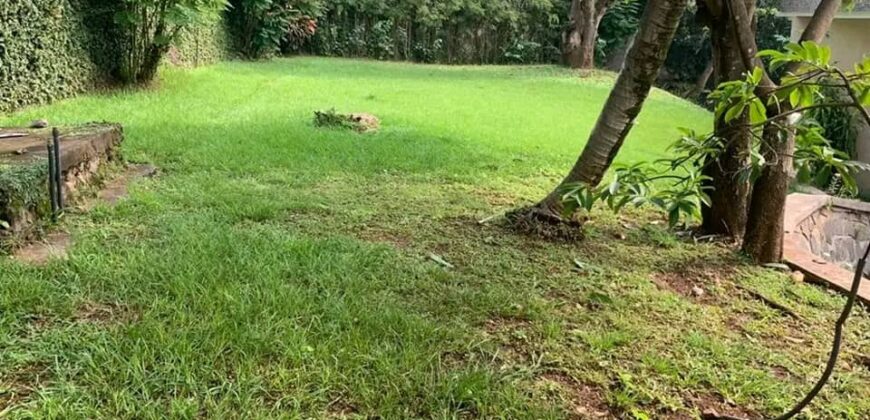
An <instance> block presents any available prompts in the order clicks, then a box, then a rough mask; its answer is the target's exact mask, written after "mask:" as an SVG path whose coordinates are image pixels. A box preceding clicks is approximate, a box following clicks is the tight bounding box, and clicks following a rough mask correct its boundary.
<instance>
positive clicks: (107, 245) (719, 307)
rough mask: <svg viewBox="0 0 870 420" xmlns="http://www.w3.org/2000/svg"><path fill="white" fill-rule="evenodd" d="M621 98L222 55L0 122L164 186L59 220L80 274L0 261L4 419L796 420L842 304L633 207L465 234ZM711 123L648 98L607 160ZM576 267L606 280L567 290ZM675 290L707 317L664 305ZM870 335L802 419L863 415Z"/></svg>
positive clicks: (577, 88) (581, 89)
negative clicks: (42, 128)
mask: <svg viewBox="0 0 870 420" xmlns="http://www.w3.org/2000/svg"><path fill="white" fill-rule="evenodd" d="M611 80H612V79H611V78H610V76H608V75H596V76H594V77H589V78H580V77H579V76H578V75H576V74H572V73H570V72H568V71H566V70H563V69H559V68H556V67H530V68H521V67H455V68H454V67H442V66H419V65H410V64H398V63H376V62H368V61H354V60H335V59H318V58H297V59H282V60H275V61H270V62H262V63H236V62H230V63H224V64H220V65H217V66H213V67H208V68H202V69H197V70H189V71H183V70H174V69H166V71H164V72H163V73H162V80H161V82H160V83H159V85H158V86H156V87H155V88H154V89H152V90H148V91H138V92H124V93H112V94H107V95H92V96H83V97H80V98H78V99H73V100H69V101H64V102H61V103H57V104H54V105H51V106H48V107H41V108H33V109H28V110H25V111H23V112H21V113H18V114H15V115H11V116H8V117H7V118H6V119H5V120H0V124H3V125H8V124H13V123H26V122H27V121H29V120H31V119H35V118H47V119H48V120H50V121H51V122H53V123H58V124H67V123H76V122H84V121H92V120H108V121H117V122H121V123H122V124H123V125H124V128H125V134H126V141H125V145H124V152H125V155H126V157H127V158H128V159H129V160H131V161H139V162H150V163H154V164H156V165H157V166H159V167H160V168H161V175H160V176H159V177H158V178H156V179H152V180H145V181H141V182H139V183H137V184H136V185H134V186H133V193H132V196H131V197H130V199H128V200H127V201H125V202H123V203H122V204H121V205H119V206H118V207H115V208H105V207H103V208H98V209H96V210H94V211H92V212H90V213H88V214H73V215H70V216H69V217H68V218H67V219H66V220H64V222H63V228H66V229H69V230H71V231H72V233H73V235H74V238H75V246H74V247H73V249H72V250H71V254H70V257H69V259H68V260H66V261H57V262H54V263H51V264H49V265H48V266H45V267H30V266H26V265H22V264H19V263H15V262H12V261H8V260H3V261H0V270H2V271H0V412H2V410H4V409H5V410H7V412H8V414H10V415H11V416H12V417H28V416H36V417H54V418H96V417H104V418H116V417H127V418H129V417H138V418H158V417H165V416H169V415H171V416H175V417H179V418H193V417H210V418H253V417H291V418H292V417H315V418H321V417H342V416H346V417H367V416H375V415H380V416H382V417H383V418H398V417H411V418H419V417H424V418H431V417H436V418H452V417H461V416H473V417H503V418H560V417H567V416H581V417H582V416H583V415H584V414H583V413H584V412H585V413H586V414H589V413H592V412H594V411H596V410H598V409H601V408H602V407H603V408H604V409H605V410H610V411H611V412H612V413H613V414H614V415H618V416H625V417H630V416H631V415H632V413H647V414H648V415H650V416H652V417H653V418H657V417H661V416H667V415H678V414H680V415H693V414H698V413H699V412H700V411H701V410H702V409H704V408H709V407H711V406H715V408H718V409H720V411H722V409H723V407H724V408H725V411H727V409H728V408H729V407H730V406H729V403H733V404H735V405H736V406H739V407H740V409H743V410H748V411H750V412H756V413H758V412H760V413H765V414H774V413H776V412H778V411H780V410H782V409H784V408H785V407H786V406H787V405H788V404H789V403H791V402H793V400H795V399H796V398H797V397H798V396H799V395H800V394H801V392H802V391H804V390H805V389H807V388H808V386H809V382H810V381H811V380H812V379H813V378H814V377H815V376H816V375H817V374H818V367H819V365H820V364H821V363H822V360H823V357H824V356H825V354H826V346H827V340H828V332H829V331H828V328H829V324H830V323H831V322H832V319H833V318H834V317H835V316H836V313H835V312H836V309H837V307H838V305H839V304H840V303H841V302H842V300H841V299H840V298H839V297H837V296H832V295H831V294H828V293H826V292H824V291H822V290H820V289H818V288H816V287H814V286H808V285H792V284H791V283H790V280H788V278H787V276H783V275H779V274H775V273H769V272H765V271H763V270H759V269H755V268H751V267H749V266H747V265H746V264H744V263H743V262H742V261H741V260H740V259H739V258H735V257H734V256H733V254H732V253H731V252H730V250H728V249H725V248H722V247H719V246H715V245H709V244H703V245H694V244H689V243H684V242H682V241H680V240H678V239H676V238H675V237H674V236H673V235H672V234H671V233H669V232H667V231H666V230H664V229H663V227H662V226H661V224H656V223H655V222H656V221H657V218H658V216H656V215H654V214H651V213H647V212H642V211H641V212H637V211H634V212H632V213H630V214H629V215H628V216H626V217H624V218H621V219H620V218H617V217H615V216H612V215H609V214H607V213H604V212H597V213H595V215H594V218H593V221H592V222H591V223H590V224H589V225H588V226H587V234H588V235H587V236H588V239H587V240H586V241H584V242H583V243H580V244H560V243H556V244H554V243H546V242H543V241H539V240H534V239H530V238H525V237H521V236H517V235H515V234H513V233H510V232H509V231H507V230H505V229H502V228H500V227H499V226H498V225H497V223H493V224H488V225H479V224H478V223H477V221H478V220H480V219H483V218H485V217H487V216H491V215H493V214H497V213H499V212H502V211H505V210H507V209H510V208H512V207H515V206H519V205H522V204H524V203H525V204H527V203H529V202H531V201H533V200H535V199H538V198H540V197H541V196H542V195H543V194H545V193H546V192H548V189H549V188H552V186H553V185H555V183H556V182H557V181H558V180H559V177H560V176H561V175H563V174H564V173H565V171H567V169H568V168H569V167H570V165H571V164H573V162H574V160H575V159H576V156H577V154H578V153H579V151H580V150H581V148H582V145H583V142H584V141H585V139H586V137H587V135H588V131H589V130H590V128H591V127H592V125H593V124H594V122H595V119H596V118H597V115H598V111H599V109H600V107H601V105H602V103H603V101H604V99H605V97H606V95H607V93H608V90H609V84H610V83H611ZM333 107H334V108H336V109H337V110H339V111H361V112H369V113H373V114H375V115H377V116H378V117H380V118H381V120H382V129H381V131H380V132H379V133H377V134H366V135H358V134H354V133H349V132H343V131H338V130H331V129H318V128H315V127H314V126H313V125H312V123H311V119H312V117H313V111H314V110H317V109H328V108H333ZM709 124H710V115H709V114H708V113H707V112H706V111H704V110H702V109H700V108H698V107H696V106H694V105H691V104H688V103H686V102H683V101H681V100H679V99H677V98H674V97H672V96H670V95H668V94H666V93H663V92H659V91H656V92H654V94H653V95H652V97H651V99H650V101H649V102H648V104H647V106H646V107H645V109H644V111H643V113H642V114H641V117H640V119H639V122H638V125H637V126H636V127H635V129H634V131H633V132H632V135H631V137H630V138H629V139H628V141H627V143H626V145H625V148H624V150H623V152H622V153H621V154H620V156H619V160H621V161H624V162H631V161H637V160H641V159H654V158H657V157H660V156H663V155H664V154H665V148H666V146H667V145H668V144H670V143H671V142H672V141H673V140H674V138H675V137H676V136H677V135H678V131H677V129H676V128H677V127H679V126H688V127H691V128H695V129H698V130H703V129H705V128H707V127H708V126H709ZM623 237H624V239H623ZM430 254H435V255H438V256H440V257H442V258H443V259H444V260H446V261H448V262H450V263H451V264H452V265H454V266H455V267H454V268H452V269H445V268H444V267H442V266H441V265H439V264H438V263H435V262H433V261H432V260H431V259H430V258H429V256H430ZM575 258H579V259H580V260H582V261H584V262H586V263H588V264H591V265H593V266H595V267H598V268H599V269H600V270H596V271H594V272H589V273H578V272H576V271H574V270H573V269H572V268H573V267H574V262H573V260H574V259H575ZM674 279H677V280H674ZM672 280H673V281H674V282H675V283H680V282H688V283H691V284H693V285H699V286H701V287H703V288H704V289H705V291H706V295H705V296H706V297H705V299H706V298H710V300H709V301H708V300H705V299H695V298H693V297H692V296H691V295H685V294H681V293H680V292H679V287H677V286H674V290H670V289H668V287H669V286H668V284H669V283H668V282H669V281H672ZM734 283H741V284H743V286H744V287H752V288H754V289H756V290H759V291H761V292H764V293H766V294H768V295H770V296H771V297H773V298H776V299H778V300H780V301H782V302H784V303H785V304H787V305H789V306H791V307H793V308H794V310H795V311H797V312H798V313H800V314H801V315H802V316H803V317H804V318H805V322H804V323H797V322H796V321H794V320H792V319H790V318H788V317H784V316H782V314H780V313H778V312H777V311H776V310H774V309H771V308H768V307H766V306H764V304H763V303H761V302H758V301H756V300H753V299H752V298H750V297H748V296H744V295H742V294H741V293H740V292H739V291H738V290H736V289H735V288H734V287H733V284H734ZM656 284H658V286H657V285H656ZM662 285H664V286H662ZM868 327H870V322H868V317H867V316H866V315H864V314H861V315H858V316H857V317H856V319H855V320H854V321H853V322H852V324H851V325H850V330H849V331H850V336H849V339H848V340H847V345H848V346H850V352H849V353H847V355H846V356H845V360H846V361H847V363H849V367H848V369H845V368H844V369H842V370H840V371H839V373H838V376H837V378H836V381H835V382H834V383H833V384H832V386H831V388H830V389H829V390H828V391H826V392H825V393H824V394H823V397H824V400H823V404H821V405H818V406H816V407H814V412H816V414H817V415H818V416H821V417H824V418H841V417H849V416H851V417H853V418H862V417H865V416H866V415H868V413H870V387H868V384H870V375H868V372H867V368H866V367H865V366H862V365H861V362H860V360H861V359H860V355H861V354H867V353H868V351H870V345H868V342H870V339H868V336H867V331H870V328H868ZM789 339H793V340H799V341H800V342H801V344H797V343H798V341H789ZM783 372H786V373H785V374H784V373H783ZM716 403H718V404H720V405H719V406H716ZM731 408H734V407H731ZM584 410H586V411H584Z"/></svg>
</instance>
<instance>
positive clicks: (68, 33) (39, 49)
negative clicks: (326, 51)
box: [0, 0, 225, 112]
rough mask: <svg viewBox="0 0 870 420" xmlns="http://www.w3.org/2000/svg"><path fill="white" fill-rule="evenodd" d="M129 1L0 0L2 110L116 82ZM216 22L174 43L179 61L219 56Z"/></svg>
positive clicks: (186, 33)
mask: <svg viewBox="0 0 870 420" xmlns="http://www.w3.org/2000/svg"><path fill="white" fill-rule="evenodd" d="M127 2H128V0H124V1H121V2H119V1H118V0H3V1H0V112H9V111H11V110H14V109H17V108H20V107H22V106H26V105H33V104H40V103H47V102H50V101H52V100H56V99H60V98H64V97H68V96H71V95H74V94H77V93H80V92H83V91H85V90H88V89H93V88H96V87H100V86H106V85H111V84H115V83H117V82H118V81H119V74H120V69H119V65H120V63H122V62H123V60H121V57H120V56H121V55H122V51H123V48H122V45H121V40H122V39H123V37H122V36H120V35H121V34H122V32H121V31H122V28H119V24H118V19H117V17H118V7H119V4H121V3H123V4H126V3H127ZM223 34H224V32H223V31H222V29H221V28H220V23H219V22H215V21H212V22H211V23H207V24H198V25H193V26H190V27H188V28H187V29H186V30H185V31H181V32H180V36H179V37H178V40H177V41H176V42H175V44H176V48H177V50H178V56H179V57H180V61H181V62H183V63H186V64H196V63H208V62H212V61H215V60H216V59H219V58H221V57H223V56H224V55H225V54H224V53H223V52H222V51H221V49H222V48H224V47H223V46H222V45H225V36H224V35H223Z"/></svg>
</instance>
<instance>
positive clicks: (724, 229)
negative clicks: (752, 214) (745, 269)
mask: <svg viewBox="0 0 870 420" xmlns="http://www.w3.org/2000/svg"><path fill="white" fill-rule="evenodd" d="M724 1H730V0H724ZM742 1H743V4H744V5H745V7H746V9H747V10H748V11H749V10H752V11H754V10H755V0H742ZM749 15H750V16H754V13H751V12H750V14H749ZM698 17H699V18H700V20H702V21H705V22H706V26H707V27H708V28H710V43H711V44H712V50H713V57H712V65H713V73H714V74H713V76H714V81H715V82H716V85H719V84H720V83H723V82H728V81H732V80H742V79H743V73H744V72H745V70H746V67H745V66H744V65H743V61H742V60H741V52H740V47H739V46H738V43H737V38H736V34H735V32H734V27H733V24H732V23H731V22H732V19H731V16H730V15H729V12H728V7H726V6H725V4H724V3H723V2H722V0H708V1H707V2H704V3H699V9H698ZM753 20H754V19H753ZM752 29H753V33H754V29H755V24H754V22H753V24H752ZM748 122H749V121H748V119H747V118H746V116H745V115H744V116H742V117H740V118H736V119H735V120H734V121H732V122H730V123H726V122H725V121H724V118H720V119H717V120H716V121H715V123H714V130H715V132H716V134H717V135H718V136H720V137H721V138H722V141H723V142H724V143H725V148H724V150H723V151H722V153H720V154H719V156H718V157H717V159H716V160H714V161H710V162H706V164H705V166H704V170H703V173H704V175H706V176H708V177H710V181H709V182H708V186H710V187H712V190H711V191H710V205H709V206H706V205H705V206H703V207H702V209H701V216H702V224H701V230H703V231H704V232H705V233H708V234H717V235H726V236H731V237H735V238H740V237H741V236H742V235H743V232H744V231H745V229H746V217H747V211H748V210H747V209H748V207H749V189H750V185H749V180H748V178H746V177H741V176H740V173H741V172H742V171H745V170H746V169H747V166H748V165H749V145H750V144H751V142H752V135H751V133H750V132H749V129H748V128H746V124H747V123H748Z"/></svg>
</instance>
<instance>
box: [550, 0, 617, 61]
mask: <svg viewBox="0 0 870 420" xmlns="http://www.w3.org/2000/svg"><path fill="white" fill-rule="evenodd" d="M611 3H612V0H572V1H571V9H570V11H569V12H568V28H567V29H566V30H565V33H564V34H563V35H562V49H563V50H562V55H563V58H564V60H565V64H566V65H568V67H571V68H573V69H591V68H593V67H595V44H596V43H597V42H598V25H599V24H600V23H601V19H602V18H604V14H605V13H607V9H608V8H609V7H610V5H611Z"/></svg>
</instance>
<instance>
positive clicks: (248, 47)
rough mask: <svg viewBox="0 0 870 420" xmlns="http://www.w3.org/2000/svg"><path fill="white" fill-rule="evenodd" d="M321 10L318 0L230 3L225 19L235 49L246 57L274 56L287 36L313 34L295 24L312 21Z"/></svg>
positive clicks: (240, 0) (236, 1) (302, 26)
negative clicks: (311, 17) (300, 29)
mask: <svg viewBox="0 0 870 420" xmlns="http://www.w3.org/2000/svg"><path fill="white" fill-rule="evenodd" d="M320 8H321V3H320V1H319V0H230V7H229V9H228V10H227V13H226V18H227V22H228V24H229V27H230V31H231V33H232V35H233V39H234V43H233V44H234V47H235V50H236V51H237V52H238V53H239V54H240V55H241V56H243V57H246V58H262V57H267V56H269V55H271V54H275V53H277V52H279V51H280V50H281V46H282V44H284V43H285V41H287V38H288V37H292V38H293V40H297V39H300V38H305V37H306V35H307V34H309V32H311V34H313V28H311V29H309V30H307V31H306V30H305V29H307V28H308V27H307V26H305V25H301V26H300V25H298V23H300V22H305V23H309V22H313V21H312V20H311V19H310V18H309V16H317V15H318V14H319V13H320ZM299 28H302V29H303V30H302V31H301V32H300V31H298V29H299Z"/></svg>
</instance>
